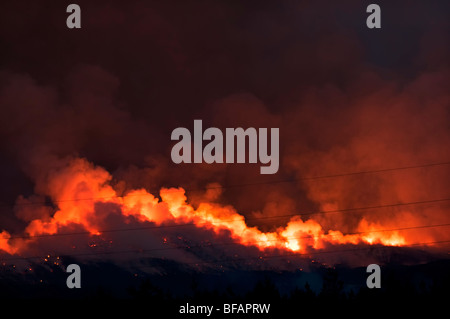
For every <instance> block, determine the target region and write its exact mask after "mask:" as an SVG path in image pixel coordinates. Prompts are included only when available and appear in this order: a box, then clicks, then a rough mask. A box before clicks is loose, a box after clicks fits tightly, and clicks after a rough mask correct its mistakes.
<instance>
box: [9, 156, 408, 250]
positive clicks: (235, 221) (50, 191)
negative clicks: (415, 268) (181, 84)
mask: <svg viewBox="0 0 450 319" xmlns="http://www.w3.org/2000/svg"><path fill="white" fill-rule="evenodd" d="M111 179H112V177H111V175H110V174H109V173H108V172H107V171H106V170H104V169H103V168H101V167H94V166H93V165H92V164H90V163H89V162H87V161H86V160H84V159H74V160H72V161H71V162H70V164H69V165H67V166H66V167H65V168H64V169H62V170H61V171H58V172H53V173H52V174H50V175H49V179H48V183H47V184H46V185H47V190H46V192H47V194H46V195H48V196H50V197H51V198H52V200H53V201H54V203H56V204H57V206H58V209H57V211H56V212H55V213H54V214H53V216H52V217H50V218H47V219H39V218H37V219H34V220H32V221H31V222H30V223H29V224H28V226H27V227H26V228H25V234H26V235H28V236H30V238H23V239H19V238H17V239H12V238H11V236H10V234H9V233H8V232H6V231H3V232H1V233H0V250H3V251H5V252H7V253H8V254H19V253H21V252H22V251H24V250H25V249H26V248H27V245H28V244H29V243H30V242H31V241H33V240H34V237H36V236H40V235H53V234H57V233H58V232H59V231H60V230H61V228H62V227H65V226H70V225H78V226H82V227H83V228H84V229H85V230H87V231H88V232H90V233H91V234H92V235H98V234H100V233H101V230H102V229H107V226H108V225H107V224H105V219H106V218H105V217H107V216H105V214H108V213H99V212H98V210H97V209H96V205H97V204H99V203H112V204H115V205H117V206H118V207H120V208H121V210H120V213H121V214H122V215H123V216H124V217H133V218H135V219H136V220H138V221H140V222H152V223H154V224H155V225H163V224H167V223H174V224H185V223H193V224H194V225H195V226H197V227H199V228H205V229H210V230H213V231H214V232H215V233H217V234H219V233H220V232H223V231H224V230H225V231H228V232H229V234H230V236H231V238H232V239H233V240H234V241H236V242H238V243H240V244H242V245H245V246H254V247H257V248H259V249H260V250H264V249H266V248H277V249H280V250H285V251H291V252H299V253H304V252H308V250H309V249H311V248H313V249H322V248H324V247H325V245H327V244H332V245H335V244H359V243H366V244H382V245H389V246H401V245H406V244H408V240H407V238H406V237H405V236H404V235H402V234H400V233H399V232H396V231H390V232H382V231H379V232H377V230H379V229H382V228H383V225H382V224H376V223H370V222H369V221H367V220H366V219H362V220H361V221H360V223H359V226H358V233H353V234H347V235H346V234H343V233H342V232H341V231H339V230H328V231H325V230H324V229H323V228H322V226H321V225H320V224H319V223H318V222H317V221H315V220H313V219H309V220H307V221H303V220H302V219H301V218H300V217H299V216H294V217H292V218H291V219H290V221H289V222H288V223H287V225H286V226H285V227H279V228H278V229H276V231H273V232H262V231H261V230H259V229H258V228H257V227H249V226H248V225H247V224H246V222H245V218H244V216H242V215H240V214H239V213H238V212H236V210H235V209H234V208H233V207H231V206H221V205H219V204H216V203H211V202H204V203H201V204H199V205H198V208H197V209H194V207H193V206H191V205H190V204H188V203H187V198H186V196H185V191H184V190H183V189H182V188H170V189H166V188H163V189H161V191H160V196H161V199H162V200H159V199H158V198H156V197H155V196H154V195H152V194H150V193H148V192H147V191H146V190H144V189H138V190H132V191H129V192H128V193H127V194H126V195H125V196H123V197H120V196H118V194H117V193H116V191H115V190H114V189H113V187H112V186H111V184H110V181H111ZM24 237H26V236H24Z"/></svg>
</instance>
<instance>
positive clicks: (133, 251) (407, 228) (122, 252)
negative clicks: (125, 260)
mask: <svg viewBox="0 0 450 319" xmlns="http://www.w3.org/2000/svg"><path fill="white" fill-rule="evenodd" d="M446 226H450V223H448V224H436V225H419V226H411V227H401V228H390V229H377V230H370V231H362V232H353V233H346V234H343V235H345V236H349V235H362V234H371V233H378V232H392V231H404V230H412V229H424V228H436V227H446ZM323 236H324V237H326V236H328V237H336V236H340V234H339V235H338V234H330V235H323ZM320 238H322V237H321V236H311V235H306V236H300V237H298V236H291V237H285V239H288V240H290V239H320ZM277 240H279V239H269V240H258V241H254V242H253V243H267V242H273V241H277ZM230 245H242V246H245V245H244V244H242V243H241V242H219V243H205V244H197V245H190V246H171V247H159V248H152V249H138V250H136V249H130V250H119V251H100V252H99V251H97V252H85V253H75V254H69V255H62V254H59V257H65V256H69V257H83V256H97V255H116V254H128V253H141V254H142V253H150V252H156V251H166V250H177V249H192V248H202V247H218V246H230ZM251 246H252V247H254V246H255V245H254V244H252V245H251ZM405 246H408V245H402V246H401V247H405ZM272 248H274V247H272ZM42 258H43V257H42V256H29V257H11V258H3V259H1V260H2V261H12V260H29V259H42Z"/></svg>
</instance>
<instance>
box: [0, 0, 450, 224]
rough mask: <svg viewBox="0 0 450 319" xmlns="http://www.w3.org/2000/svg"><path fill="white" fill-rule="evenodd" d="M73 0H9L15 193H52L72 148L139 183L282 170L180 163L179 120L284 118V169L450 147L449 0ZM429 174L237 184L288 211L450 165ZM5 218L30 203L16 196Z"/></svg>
mask: <svg viewBox="0 0 450 319" xmlns="http://www.w3.org/2000/svg"><path fill="white" fill-rule="evenodd" d="M69 3H70V2H68V1H58V2H55V1H39V2H37V1H2V2H1V4H0V48H1V50H0V110H1V116H0V145H1V146H0V147H1V158H0V175H1V181H0V185H1V195H0V201H1V202H2V203H4V204H13V203H14V202H15V201H16V198H17V197H18V196H19V195H25V196H28V195H30V194H32V193H33V192H37V193H38V192H39V191H38V190H37V188H38V187H37V186H36V185H39V184H40V183H42V180H41V179H42V174H44V173H43V172H45V171H46V170H48V169H51V167H52V165H51V163H52V159H53V158H64V157H66V156H79V157H85V158H86V159H87V160H88V161H91V162H93V163H95V164H96V165H100V166H102V167H105V168H106V169H107V170H108V171H110V172H111V173H112V174H113V176H114V178H115V180H114V181H115V182H119V181H122V184H120V185H119V186H117V187H118V188H122V189H123V190H126V189H131V188H137V187H146V188H147V189H158V188H159V187H161V186H184V187H187V188H189V187H191V188H195V187H204V186H205V185H207V184H208V183H211V182H218V183H221V184H225V185H226V184H237V183H246V182H252V181H258V180H267V177H264V176H261V175H260V174H259V164H258V165H256V166H255V165H253V166H250V167H249V166H247V165H234V166H233V165H231V166H230V165H226V166H224V165H204V164H203V165H194V164H190V165H178V166H177V165H175V164H173V163H172V162H171V160H170V149H171V147H172V145H173V143H172V142H171V141H170V133H171V131H172V130H173V129H175V128H176V127H180V126H185V127H188V128H192V125H193V119H202V120H203V121H204V123H205V124H204V125H205V126H217V127H220V128H224V127H239V126H242V127H250V126H252V127H279V128H280V148H281V159H280V171H279V172H278V174H277V175H276V176H274V177H273V178H276V179H283V178H291V177H297V178H299V177H300V178H301V177H304V176H314V175H326V174H331V173H341V172H352V171H358V170H365V169H379V168H386V167H398V166H404V165H414V164H423V163H430V162H440V161H445V160H448V159H449V158H450V151H449V148H448V147H447V145H449V144H448V143H449V142H450V127H449V124H448V123H450V121H449V120H450V116H449V93H448V83H449V76H450V73H449V65H448V62H449V59H448V57H449V56H450V54H449V31H450V30H449V22H448V21H449V20H448V12H450V3H449V2H448V1H445V0H443V1H396V2H395V3H392V1H377V3H378V4H379V5H380V6H381V10H382V28H381V29H380V30H369V29H368V28H367V27H366V24H365V21H366V17H367V15H368V14H367V13H366V7H367V5H368V4H369V3H370V2H369V1H358V0H354V1H331V0H330V1H314V2H312V1H213V0H210V1H126V2H125V1H95V2H93V1H77V2H76V3H77V4H79V5H80V7H81V12H82V13H81V14H82V16H81V19H82V28H81V29H78V30H76V29H73V30H71V29H68V28H67V27H66V18H67V16H68V14H67V13H66V12H65V11H66V7H67V5H68V4H69ZM418 174H419V175H420V176H421V177H423V175H426V176H427V178H428V179H427V180H426V181H425V182H423V181H422V182H420V183H419V182H416V181H417V179H415V178H413V177H410V176H408V177H407V178H398V179H396V180H395V181H394V182H393V181H390V182H389V183H388V185H389V186H386V183H385V182H386V181H385V180H383V177H377V178H378V179H377V178H372V179H370V180H369V179H368V180H364V181H363V183H364V185H365V186H364V187H361V186H360V185H361V181H351V182H336V183H337V184H333V183H332V184H327V185H319V186H318V185H317V184H314V185H309V184H302V183H300V184H299V185H294V186H293V185H278V186H277V187H274V186H261V187H259V188H258V189H257V190H255V189H254V188H252V189H246V190H242V189H241V190H238V191H233V190H229V191H226V192H225V193H224V194H223V195H224V198H223V199H222V200H223V201H224V202H227V203H231V204H232V205H234V206H235V207H236V208H237V209H238V210H239V211H242V213H244V214H251V213H256V214H266V215H271V214H280V215H282V214H283V213H285V212H287V211H290V212H292V211H297V210H300V209H304V208H305V207H306V208H317V207H323V205H325V204H326V203H336V202H337V203H340V204H342V205H343V206H344V207H345V206H349V205H350V204H352V205H358V204H359V205H360V206H361V203H363V204H364V205H368V204H369V205H370V204H373V203H379V202H382V201H383V200H391V201H392V200H398V199H404V200H414V199H416V198H418V197H420V196H423V195H424V194H423V193H421V192H419V191H418V190H419V189H420V190H423V189H427V193H430V194H434V195H435V196H438V195H442V194H444V193H445V191H446V190H448V189H449V184H448V180H449V179H448V178H447V177H448V176H449V175H448V174H449V171H448V170H445V169H444V171H442V170H441V171H433V172H431V173H430V172H426V173H424V172H419V173H418ZM427 174H428V175H427ZM429 174H431V177H430V176H429ZM436 176H437V177H436ZM416 177H417V176H416ZM409 178H410V179H411V180H410V179H409ZM436 178H437V180H436ZM412 181H413V182H412ZM422 183H425V186H424V185H423V184H422ZM427 183H428V184H427ZM408 194H409V195H408ZM249 198H251V199H252V200H249ZM258 216H259V215H258ZM0 225H5V226H2V227H4V228H8V227H11V228H14V227H16V228H17V227H19V226H20V225H21V224H20V218H17V217H16V216H15V215H14V212H13V209H12V208H5V209H4V211H3V212H2V214H1V217H0ZM2 227H0V228H2Z"/></svg>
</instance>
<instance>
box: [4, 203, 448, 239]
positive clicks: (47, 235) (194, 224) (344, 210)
mask: <svg viewBox="0 0 450 319" xmlns="http://www.w3.org/2000/svg"><path fill="white" fill-rule="evenodd" d="M447 201H450V198H441V199H432V200H424V201H415V202H405V203H393V204H385V205H375V206H363V207H351V208H343V209H334V210H322V211H317V212H310V213H297V214H287V215H278V216H264V217H253V218H248V219H245V221H253V220H266V219H277V218H286V217H294V216H312V215H320V214H332V213H348V212H353V211H359V210H371V209H380V208H391V207H400V206H412V205H421V204H431V203H439V202H447ZM241 220H242V219H241V218H239V219H237V218H236V219H228V220H221V221H220V222H209V224H211V225H215V224H222V223H227V222H235V221H241ZM149 222H151V221H149ZM186 226H198V224H196V223H182V224H171V225H158V226H156V225H153V226H147V227H136V228H119V229H104V230H99V231H98V232H99V233H112V232H122V231H138V230H149V229H161V228H176V227H186ZM91 234H92V233H91V232H89V231H80V232H72V233H56V234H42V235H31V236H30V235H29V236H26V235H22V236H11V237H10V238H8V239H28V238H45V237H58V236H76V235H91Z"/></svg>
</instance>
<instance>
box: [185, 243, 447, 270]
mask: <svg viewBox="0 0 450 319" xmlns="http://www.w3.org/2000/svg"><path fill="white" fill-rule="evenodd" d="M445 243H450V240H442V241H430V242H421V243H414V244H408V245H403V246H400V248H403V247H414V246H423V245H435V244H445ZM392 247H393V246H378V247H377V248H382V249H386V248H392ZM373 248H374V247H373V246H369V247H358V248H351V249H335V250H325V251H315V252H307V253H289V254H279V255H267V256H258V257H242V258H235V259H223V260H214V261H200V262H190V263H185V264H187V265H199V264H216V263H226V262H236V261H245V260H251V259H257V260H264V259H271V258H283V257H296V256H310V255H321V254H331V253H347V252H356V251H363V250H371V249H373Z"/></svg>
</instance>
